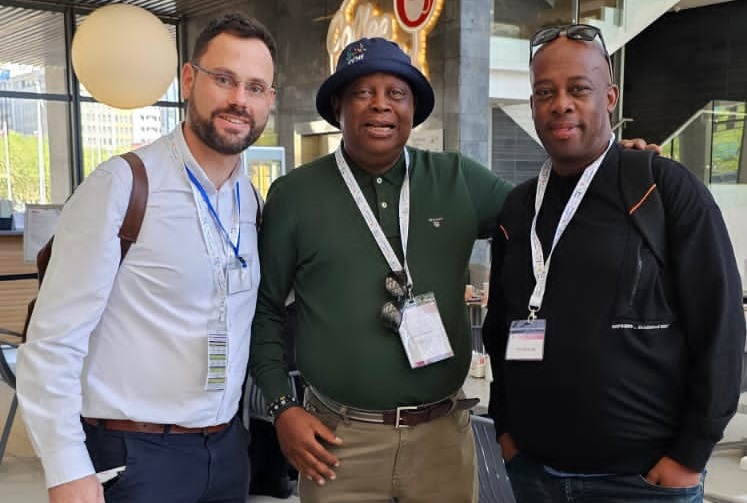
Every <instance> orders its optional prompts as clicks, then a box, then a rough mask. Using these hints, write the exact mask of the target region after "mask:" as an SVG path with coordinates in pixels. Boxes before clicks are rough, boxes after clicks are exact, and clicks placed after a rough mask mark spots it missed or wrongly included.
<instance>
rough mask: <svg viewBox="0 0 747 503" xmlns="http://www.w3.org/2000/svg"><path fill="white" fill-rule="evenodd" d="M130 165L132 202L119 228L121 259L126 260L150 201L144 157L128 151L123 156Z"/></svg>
mask: <svg viewBox="0 0 747 503" xmlns="http://www.w3.org/2000/svg"><path fill="white" fill-rule="evenodd" d="M120 157H122V158H123V159H124V160H125V161H127V163H128V164H129V165H130V169H131V170H132V192H130V203H129V205H128V206H127V213H125V216H124V220H123V221H122V227H120V228H119V241H120V246H121V250H122V254H121V256H120V259H119V261H120V262H122V260H124V258H125V255H127V252H128V251H129V250H130V246H131V245H132V243H134V242H135V241H137V236H138V234H140V227H141V226H142V224H143V217H144V216H145V207H146V205H147V203H148V174H147V173H146V172H145V166H144V165H143V161H142V159H140V157H139V156H138V155H137V154H136V153H134V152H127V153H125V154H121V156H120Z"/></svg>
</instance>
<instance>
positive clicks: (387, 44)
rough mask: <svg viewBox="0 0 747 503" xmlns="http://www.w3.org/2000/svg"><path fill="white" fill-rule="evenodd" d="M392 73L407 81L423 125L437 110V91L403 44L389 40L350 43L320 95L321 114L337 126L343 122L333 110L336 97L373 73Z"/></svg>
mask: <svg viewBox="0 0 747 503" xmlns="http://www.w3.org/2000/svg"><path fill="white" fill-rule="evenodd" d="M378 72H383V73H389V74H392V75H395V76H397V77H399V78H401V79H402V80H404V81H406V82H407V83H408V84H409V85H410V88H411V89H412V92H413V94H414V96H415V115H414V117H413V124H412V125H413V126H417V125H419V124H421V123H422V122H423V121H424V120H425V119H427V118H428V116H429V115H430V114H431V112H432V111H433V105H434V103H435V98H434V96H433V88H432V87H431V84H430V82H428V79H426V78H425V75H423V74H422V73H421V72H420V70H418V69H417V68H416V67H415V66H413V64H412V63H411V61H410V56H408V55H407V54H405V52H404V51H403V50H402V49H400V47H399V45H397V44H396V43H394V42H392V41H390V40H387V39H385V38H380V37H375V38H362V39H360V40H356V41H355V42H352V43H350V44H349V45H348V46H347V47H345V49H343V51H342V52H341V53H340V57H339V59H338V60H337V69H336V70H335V73H333V74H332V75H330V76H329V78H327V80H325V81H324V82H323V83H322V85H321V86H320V87H319V91H318V92H317V93H316V109H317V111H318V112H319V115H321V116H322V118H324V120H326V121H327V122H329V123H330V124H332V125H333V126H335V127H338V128H339V127H340V122H339V121H338V120H337V117H335V112H334V110H333V109H332V97H333V96H335V95H336V94H337V93H339V92H340V91H341V90H342V89H343V88H344V87H345V86H347V85H348V84H350V83H351V82H353V81H354V80H356V79H357V78H359V77H362V76H364V75H369V74H372V73H378Z"/></svg>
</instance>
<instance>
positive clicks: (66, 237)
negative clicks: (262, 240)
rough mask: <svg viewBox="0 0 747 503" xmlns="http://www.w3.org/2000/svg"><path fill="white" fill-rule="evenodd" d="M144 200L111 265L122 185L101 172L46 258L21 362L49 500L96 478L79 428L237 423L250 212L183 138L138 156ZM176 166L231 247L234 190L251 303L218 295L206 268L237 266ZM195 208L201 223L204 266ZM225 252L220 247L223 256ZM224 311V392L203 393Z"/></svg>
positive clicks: (252, 249) (246, 331) (240, 176)
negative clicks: (88, 421)
mask: <svg viewBox="0 0 747 503" xmlns="http://www.w3.org/2000/svg"><path fill="white" fill-rule="evenodd" d="M137 154H138V155H139V156H140V157H141V158H142V160H143V162H144V164H145V167H146V171H147V173H148V182H149V196H148V205H147V209H146V212H145V218H144V220H143V225H142V228H141V230H140V235H139V237H138V240H137V242H136V243H135V244H133V245H132V247H131V248H130V250H129V252H128V254H127V256H126V257H125V259H124V261H123V262H122V264H121V266H120V265H119V260H120V241H119V238H118V237H117V233H118V231H119V227H120V226H121V223H122V219H123V218H124V214H125V212H126V209H127V205H128V202H129V197H130V191H131V188H132V173H131V171H130V168H129V167H128V165H127V163H126V162H125V161H124V160H123V159H122V158H120V157H113V158H112V159H110V160H108V161H106V162H104V163H103V164H101V165H100V166H99V167H98V168H97V169H96V170H94V172H93V173H91V175H90V176H88V177H87V178H86V180H85V181H84V182H83V183H82V184H81V185H80V186H79V187H78V188H77V189H76V191H75V193H74V194H73V196H72V197H71V198H70V199H69V200H68V202H67V203H66V204H65V206H64V209H63V212H62V216H61V218H60V222H59V227H58V230H57V233H56V235H55V241H54V248H53V253H52V258H51V260H50V262H49V268H48V270H47V272H46V276H45V278H44V284H43V286H42V288H41V291H40V292H39V297H38V300H37V303H36V307H35V310H34V315H33V317H32V319H31V323H30V326H29V332H28V342H27V343H26V344H24V345H23V346H22V347H21V348H20V350H19V352H18V366H17V371H18V383H17V387H18V398H19V402H20V405H21V408H22V411H23V417H24V420H25V422H26V425H27V429H28V431H29V435H30V437H31V441H32V444H33V445H34V448H35V450H36V452H37V454H38V455H39V457H40V458H41V460H42V464H43V465H44V471H45V475H46V482H47V486H48V487H51V486H55V485H58V484H61V483H63V482H67V481H71V480H74V479H77V478H80V477H83V476H85V475H89V474H91V473H93V472H94V469H93V465H92V463H91V460H90V457H89V455H88V452H87V451H86V447H85V444H84V440H85V435H84V432H83V429H82V427H81V423H80V416H81V415H82V416H84V417H91V418H104V419H130V420H133V421H144V422H154V423H166V424H178V425H182V426H188V427H202V426H210V425H216V424H220V423H225V422H228V421H230V420H231V418H232V417H233V416H234V415H235V414H236V412H237V405H238V401H239V398H240V395H241V392H242V383H243V379H244V374H245V371H246V366H247V361H248V358H249V337H250V327H251V321H252V317H253V316H254V309H255V304H256V300H257V286H258V284H259V264H258V261H257V233H256V227H255V219H256V210H257V202H256V199H255V195H254V192H253V190H252V187H251V186H250V184H251V182H250V181H249V179H248V178H247V176H246V175H245V174H244V173H243V171H242V170H241V169H240V168H237V169H236V170H235V171H234V174H233V175H232V176H231V178H230V179H229V180H228V181H226V182H225V183H224V184H223V185H222V186H221V188H220V189H216V188H215V186H214V185H213V184H212V182H211V181H210V180H209V179H208V178H207V176H206V175H205V173H204V171H203V170H202V169H201V168H200V166H199V165H198V164H197V162H196V161H195V159H194V158H193V157H192V155H191V153H190V151H189V149H188V147H187V145H186V143H185V141H184V137H183V135H182V129H181V126H180V127H177V128H176V129H175V130H174V131H173V132H171V133H170V134H169V135H167V136H164V137H162V138H161V139H159V140H157V141H156V142H154V143H153V144H151V145H148V146H146V147H143V148H141V149H139V150H138V151H137ZM185 165H186V166H188V167H189V169H190V170H191V171H192V173H193V174H194V175H195V177H196V178H197V179H198V180H199V181H200V183H201V184H202V185H203V187H204V188H205V191H206V193H207V195H208V197H209V199H210V201H211V203H212V205H213V207H214V208H215V210H216V212H217V214H218V215H219V217H220V220H221V222H222V223H223V226H224V227H225V228H226V230H227V231H228V232H229V233H230V232H231V230H230V229H231V226H232V223H234V222H236V216H237V210H236V183H237V182H238V184H239V194H240V196H239V202H240V215H239V218H238V220H239V223H240V248H239V254H240V255H241V256H242V257H243V258H244V259H245V260H246V263H247V267H248V271H247V272H248V274H249V278H250V284H249V288H248V290H245V291H241V292H238V293H233V294H230V295H225V294H224V293H223V292H222V291H221V290H220V289H219V288H218V286H217V285H218V282H217V281H216V275H215V274H214V273H215V270H214V269H213V266H212V265H211V264H213V262H212V261H211V260H212V259H215V263H216V264H217V263H219V264H221V265H220V266H216V267H222V268H223V270H224V271H225V267H226V265H227V264H228V263H229V262H230V261H236V260H237V259H236V257H235V254H234V251H233V249H231V247H230V246H229V245H228V240H227V239H226V237H225V236H224V235H223V234H222V231H221V230H220V228H219V227H218V226H217V224H215V223H214V220H213V219H212V217H210V213H209V211H208V209H207V205H205V203H204V202H202V198H201V196H200V195H199V194H197V195H196V196H195V194H194V193H193V184H192V183H191V182H190V180H189V178H188V177H187V174H186V169H185ZM197 204H203V205H204V206H203V210H204V211H206V212H208V213H207V214H208V218H209V219H210V220H209V221H210V222H211V223H212V225H211V226H210V227H205V229H207V230H208V231H209V232H212V238H213V239H214V240H215V241H214V242H216V243H218V247H217V248H219V250H218V251H217V255H220V256H219V257H211V256H210V254H209V251H208V247H207V245H206V242H207V239H206V237H205V236H204V234H203V227H202V226H201V225H200V220H199V218H198V212H197V206H196V205H197ZM221 245H223V246H221ZM224 302H225V312H226V320H227V321H226V325H227V328H228V357H227V384H226V386H225V390H222V391H206V384H205V383H206V374H207V351H208V349H207V348H208V343H207V340H208V337H207V334H208V324H209V323H210V322H211V321H213V320H215V319H217V316H218V314H217V313H218V312H219V311H220V306H221V305H222V303H224Z"/></svg>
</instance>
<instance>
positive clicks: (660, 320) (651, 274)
mask: <svg viewBox="0 0 747 503" xmlns="http://www.w3.org/2000/svg"><path fill="white" fill-rule="evenodd" d="M619 159H620V155H619V147H617V146H616V145H614V146H613V147H612V148H611V149H610V151H609V152H608V154H607V156H606V157H605V159H604V161H603V163H602V166H601V167H600V169H599V171H598V172H597V174H596V176H595V178H594V180H593V182H592V184H591V186H590V187H589V190H588V192H587V193H586V196H585V198H584V199H583V201H582V203H581V206H580V207H579V209H578V211H577V213H576V215H575V216H574V217H573V219H572V220H571V222H570V224H569V226H568V228H567V229H566V231H565V233H564V234H563V236H562V237H561V239H560V241H559V243H558V245H557V248H556V250H555V252H554V254H553V258H552V262H551V267H550V272H549V277H548V282H547V290H546V293H545V296H544V302H543V305H542V309H541V311H540V312H539V317H540V318H544V319H546V320H547V332H546V339H545V348H544V359H543V360H542V361H541V362H521V361H506V360H505V358H504V356H505V347H506V340H507V333H508V325H509V324H510V322H511V321H512V320H517V319H525V318H526V317H527V314H528V311H527V304H528V301H529V296H530V294H531V292H532V289H533V287H534V284H535V280H534V276H533V273H532V266H531V251H530V246H529V230H530V226H531V221H532V217H533V215H534V195H535V189H536V185H537V183H536V182H537V181H536V179H533V180H530V181H528V182H526V183H524V184H522V185H519V186H518V187H516V188H515V189H514V191H513V192H512V193H511V194H510V195H509V197H508V199H507V201H506V203H505V206H504V209H503V214H502V218H501V225H502V227H503V229H501V230H499V231H498V232H497V233H496V236H495V238H494V240H493V265H492V273H491V276H492V277H491V287H490V302H489V306H488V307H489V309H488V314H487V318H486V320H485V323H484V326H483V338H484V340H485V345H486V347H487V349H488V352H489V353H490V355H491V362H492V365H493V369H494V377H495V381H494V382H493V385H492V390H491V398H490V413H491V416H492V417H493V418H494V419H495V422H496V429H497V431H498V433H499V434H500V433H502V432H508V433H510V434H511V435H512V436H513V438H514V440H515V441H516V443H517V445H518V447H519V449H520V450H521V451H523V452H525V453H526V454H529V455H530V456H533V457H535V458H536V459H537V460H538V461H540V462H542V463H544V464H547V465H549V466H551V467H553V468H555V469H558V470H562V471H566V472H573V473H646V472H647V470H648V469H649V468H651V466H653V465H654V464H655V463H656V462H657V461H658V460H659V459H660V458H661V457H662V456H669V457H671V458H673V459H675V460H677V461H678V462H680V463H682V464H684V465H686V466H688V467H690V468H692V469H694V470H702V469H703V468H704V466H705V464H706V461H707V460H708V457H709V456H710V453H711V450H712V449H713V446H714V444H715V443H716V442H717V441H718V440H719V439H720V438H721V436H722V433H723V430H724V428H725V426H726V424H727V422H728V421H729V419H730V418H731V417H732V415H733V414H734V412H735V411H736V407H737V403H738V399H739V377H740V373H741V364H742V352H743V348H744V336H745V320H744V314H743V308H742V287H741V283H740V278H739V272H738V269H737V266H736V263H735V259H734V253H733V250H732V247H731V243H730V241H729V237H728V234H727V231H726V227H725V225H724V222H723V219H722V217H721V213H720V210H719V209H718V207H717V206H716V204H715V202H714V200H713V198H712V197H711V195H710V192H709V191H708V189H707V188H706V187H705V186H703V184H702V183H700V182H699V181H698V180H697V179H696V178H695V177H694V176H693V175H692V173H690V172H689V171H688V170H687V169H686V168H685V167H684V166H682V165H680V164H678V163H676V162H674V161H671V160H669V159H665V158H661V157H657V158H655V160H654V164H653V172H654V178H655V179H656V181H657V186H658V190H660V193H661V197H662V201H663V203H664V207H665V213H666V222H667V239H668V248H669V261H668V263H667V264H666V266H664V265H662V264H659V263H658V262H657V260H656V259H655V257H654V255H653V254H652V252H651V251H650V250H649V249H648V248H647V246H646V245H645V243H644V242H643V240H642V238H641V236H640V235H639V234H638V232H637V230H636V228H635V227H634V225H633V222H632V220H631V218H630V217H629V216H628V214H627V212H626V210H625V208H624V207H623V203H622V196H621V193H620V188H619V178H618V177H619V175H620V171H619V170H620V166H619V163H620V161H619ZM623 173H624V171H623ZM576 181H577V178H573V179H567V178H566V179H564V178H562V177H559V176H557V175H555V174H553V175H551V177H550V182H549V185H548V188H547V191H546V193H545V201H544V204H543V206H542V209H541V211H540V216H539V219H538V224H537V231H538V236H539V238H540V241H541V242H542V245H543V250H544V253H545V257H547V254H548V252H549V248H550V245H551V242H552V238H553V235H554V232H555V229H556V226H557V223H558V219H559V217H560V214H561V212H562V210H563V208H564V206H565V204H566V202H567V200H568V198H569V196H570V194H571V192H572V191H573V188H574V187H575V184H576Z"/></svg>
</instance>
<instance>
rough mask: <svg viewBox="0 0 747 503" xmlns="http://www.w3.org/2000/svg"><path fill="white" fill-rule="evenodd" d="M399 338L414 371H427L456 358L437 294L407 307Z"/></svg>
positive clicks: (404, 311)
mask: <svg viewBox="0 0 747 503" xmlns="http://www.w3.org/2000/svg"><path fill="white" fill-rule="evenodd" d="M399 335H400V338H401V339H402V345H403V346H404V348H405V353H406V354H407V359H408V360H409V361H410V367H412V368H418V367H424V366H426V365H429V364H431V363H434V362H438V361H441V360H444V359H446V358H450V357H452V356H454V351H453V350H452V349H451V343H449V338H448V336H447V335H446V329H445V328H444V324H443V321H441V314H440V313H439V312H438V305H437V304H436V297H435V295H433V293H426V294H424V295H418V296H417V297H415V299H414V300H413V302H410V303H408V304H406V305H405V307H404V309H403V312H402V325H400V327H399Z"/></svg>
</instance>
